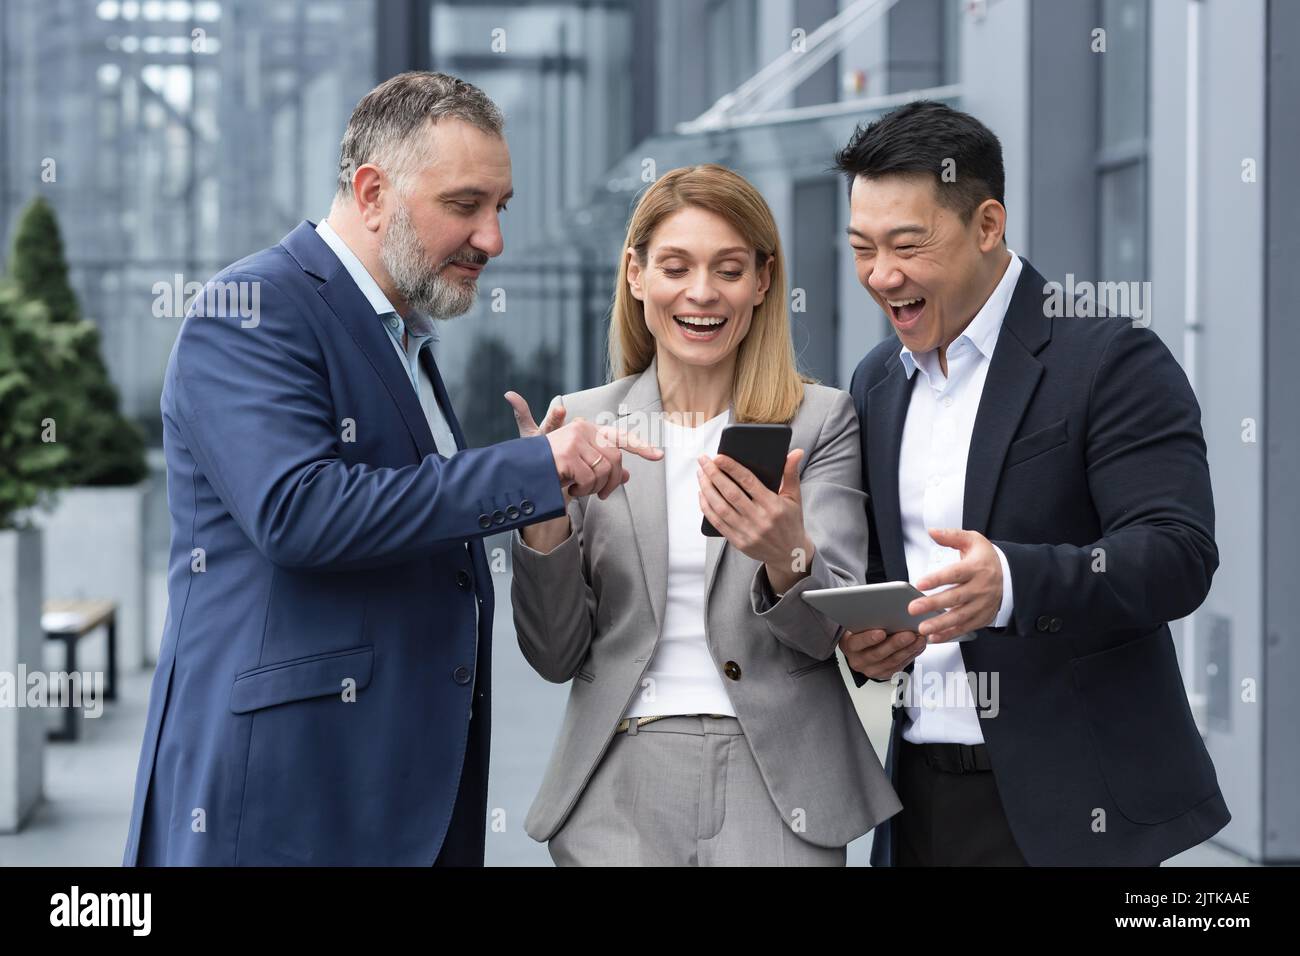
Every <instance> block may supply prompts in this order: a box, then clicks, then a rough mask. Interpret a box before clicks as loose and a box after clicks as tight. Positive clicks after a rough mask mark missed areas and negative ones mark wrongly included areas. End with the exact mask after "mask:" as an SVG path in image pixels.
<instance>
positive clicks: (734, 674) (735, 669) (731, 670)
mask: <svg viewBox="0 0 1300 956" xmlns="http://www.w3.org/2000/svg"><path fill="white" fill-rule="evenodd" d="M722 673H724V674H726V675H727V676H728V677H730V678H731V679H732V680H740V665H739V664H737V663H736V662H735V661H727V663H726V664H724V665H722Z"/></svg>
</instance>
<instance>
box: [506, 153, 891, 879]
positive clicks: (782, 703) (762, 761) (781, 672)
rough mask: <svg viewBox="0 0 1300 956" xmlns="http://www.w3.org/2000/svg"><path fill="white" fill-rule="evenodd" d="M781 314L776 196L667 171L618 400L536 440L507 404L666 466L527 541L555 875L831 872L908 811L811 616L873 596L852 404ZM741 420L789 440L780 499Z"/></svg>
mask: <svg viewBox="0 0 1300 956" xmlns="http://www.w3.org/2000/svg"><path fill="white" fill-rule="evenodd" d="M785 301H786V277H785V261H784V257H783V255H782V252H781V244H780V239H779V237H778V235H777V229H776V224H775V222H774V220H773V218H772V213H771V211H770V210H769V209H768V206H767V204H766V203H765V202H764V201H763V198H762V196H760V195H759V193H758V192H757V191H756V190H755V189H754V187H753V186H751V185H750V184H749V183H748V182H746V181H745V180H744V179H743V178H741V177H740V176H738V175H737V174H736V173H734V172H731V171H730V170H727V169H724V168H722V167H720V166H712V165H708V166H693V167H689V168H685V169H677V170H674V171H672V172H670V173H668V174H667V175H665V176H664V177H662V178H661V179H659V180H658V181H657V182H656V183H655V184H654V185H653V186H651V187H650V189H649V190H647V192H646V193H645V195H644V196H643V197H642V198H641V201H640V203H639V204H638V206H637V208H636V212H635V213H634V214H633V216H632V221H631V224H630V226H629V227H628V234H627V243H626V248H625V251H624V255H623V259H622V262H621V264H620V267H619V276H618V286H617V289H616V292H615V299H614V308H613V316H612V320H611V327H610V353H611V360H612V361H611V364H612V368H613V369H614V372H615V375H616V376H617V378H616V379H615V381H613V382H610V383H609V384H608V385H603V386H601V387H599V388H593V389H589V390H587V391H583V392H577V393H575V394H572V395H566V396H564V397H563V398H562V399H559V400H557V402H556V403H553V404H552V407H551V410H550V412H549V413H548V415H547V416H546V419H545V420H544V422H543V424H542V425H541V426H540V427H539V426H537V425H535V424H534V423H533V419H532V416H531V413H530V412H529V410H528V407H527V405H526V404H525V403H524V402H523V400H522V399H521V398H520V397H519V396H517V395H514V394H513V393H511V394H510V395H508V397H509V399H510V401H511V403H512V404H513V405H514V406H515V410H516V416H517V419H518V421H519V424H520V431H521V433H522V434H525V435H531V434H535V433H537V432H538V431H542V432H545V431H549V430H550V429H552V428H555V427H557V426H558V425H559V424H560V422H561V421H563V420H564V419H566V418H567V419H568V420H574V419H576V418H579V417H581V418H586V419H590V420H594V421H596V422H597V423H602V424H613V425H615V426H616V427H618V428H619V429H621V430H626V431H628V432H631V433H635V434H637V435H638V437H641V438H642V439H644V440H647V441H651V442H652V443H653V444H656V445H659V446H661V447H662V448H663V450H664V452H665V454H664V457H663V459H662V460H659V461H654V462H650V461H645V460H641V459H638V458H635V457H634V456H628V457H626V458H624V460H623V463H624V465H625V467H626V469H627V470H628V472H629V473H630V474H629V480H628V483H627V484H626V485H624V486H621V487H618V488H616V489H615V490H614V491H613V492H612V493H611V494H609V495H608V496H606V497H604V498H598V497H596V498H585V499H575V500H572V501H570V502H569V503H568V508H567V514H566V515H564V516H562V517H559V518H554V519H552V520H550V521H547V522H543V523H539V524H535V525H531V526H529V527H527V528H524V529H522V533H521V534H520V533H517V534H516V535H515V538H514V543H513V557H514V585H513V589H512V593H511V596H512V599H513V602H514V618H515V627H516V630H517V632H518V636H519V646H520V648H521V649H522V650H523V653H524V656H525V657H526V658H527V659H528V661H529V663H530V664H531V665H532V666H533V668H534V669H536V671H537V672H538V673H539V674H540V675H541V676H542V677H544V678H546V679H547V680H549V681H554V682H564V681H568V680H572V681H573V685H572V689H571V691H570V694H569V702H568V709H567V711H566V713H565V718H564V725H563V728H562V729H561V731H560V737H559V740H558V742H557V743H556V746H555V750H554V752H553V754H552V756H551V761H550V765H549V767H548V768H547V771H546V776H545V780H544V781H543V783H542V788H541V792H540V793H539V794H538V796H537V799H536V801H535V802H534V803H533V806H532V808H531V810H530V811H529V814H528V818H527V821H526V822H525V829H526V830H527V832H528V833H529V835H530V836H532V837H533V838H534V839H537V840H544V841H549V849H550V853H551V856H552V859H554V860H555V862H556V863H557V864H560V865H623V866H629V865H630V866H637V865H701V866H710V865H712V866H719V865H819V866H841V865H843V864H844V860H845V846H846V845H847V844H848V842H849V841H850V840H853V839H855V838H857V837H859V836H861V835H862V834H864V833H866V832H867V831H869V830H870V829H871V828H872V827H874V826H875V825H876V824H877V823H880V822H881V821H882V820H884V819H886V818H888V817H890V816H892V815H893V814H894V813H896V812H898V810H899V809H900V806H899V803H898V799H897V797H896V796H895V794H894V791H893V789H892V788H891V787H890V785H889V782H888V780H887V779H886V778H885V775H884V773H883V771H882V769H881V767H880V763H879V761H878V759H877V758H876V755H875V752H874V751H873V750H872V747H871V744H870V742H869V741H868V739H867V736H866V734H865V733H864V732H863V729H862V725H861V724H860V722H859V721H858V718H857V715H856V713H855V711H854V707H853V703H852V701H851V700H850V698H849V694H848V691H847V690H846V688H845V685H844V682H843V680H842V678H841V676H840V671H839V668H838V666H837V665H836V658H835V644H836V636H837V630H838V629H837V628H836V626H835V625H834V624H833V623H832V622H831V621H830V620H828V619H827V618H825V617H823V616H821V615H820V614H819V613H818V612H817V611H814V610H813V609H812V608H811V607H810V606H808V605H807V604H806V603H805V602H804V601H802V600H801V599H800V594H801V593H802V592H804V591H805V590H808V589H810V588H826V587H836V586H840V585H849V584H858V583H861V581H862V579H863V576H864V573H865V557H866V553H867V519H866V509H865V495H864V493H863V491H862V481H861V455H860V451H859V444H858V424H857V418H856V416H855V414H854V409H853V405H852V403H851V401H850V400H849V397H848V395H847V394H845V393H844V392H840V391H838V390H836V389H832V388H826V387H824V386H821V385H817V384H812V383H809V382H807V381H805V380H803V379H802V378H801V377H800V375H799V373H798V371H797V369H796V366H795V357H794V352H793V349H792V347H791V343H790V326H789V316H788V314H787V311H786V305H785ZM732 422H779V423H786V424H789V425H790V427H791V429H792V431H793V438H792V442H791V446H790V447H791V451H790V454H789V456H788V457H787V459H786V465H785V473H784V476H783V479H782V483H781V487H780V490H779V491H778V492H772V491H769V490H768V489H767V488H765V487H763V486H762V485H761V484H760V483H758V481H757V479H755V478H754V476H753V475H752V474H751V473H750V472H749V471H748V470H747V469H746V468H744V467H743V466H741V465H740V464H738V463H737V462H735V461H732V460H730V459H728V458H726V457H724V456H717V455H716V451H717V447H718V440H719V437H720V435H721V433H722V429H723V428H724V427H725V426H726V425H727V424H729V423H732ZM599 465H600V462H599V461H598V462H597V467H599ZM703 517H707V518H708V519H709V521H710V522H711V523H712V524H713V526H714V527H715V528H717V529H718V530H719V531H721V533H722V537H720V538H711V537H705V536H704V535H703V534H702V533H701V531H700V525H701V518H703Z"/></svg>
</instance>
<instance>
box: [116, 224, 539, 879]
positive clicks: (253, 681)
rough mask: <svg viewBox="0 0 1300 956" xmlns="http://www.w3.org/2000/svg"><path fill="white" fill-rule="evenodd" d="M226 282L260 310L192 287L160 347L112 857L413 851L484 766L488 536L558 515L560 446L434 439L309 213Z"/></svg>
mask: <svg viewBox="0 0 1300 956" xmlns="http://www.w3.org/2000/svg"><path fill="white" fill-rule="evenodd" d="M217 282H226V283H231V282H255V283H258V288H259V291H260V315H258V316H256V317H254V318H253V319H241V318H240V317H239V316H237V315H234V316H228V317H222V316H220V315H216V314H208V315H204V314H203V312H204V311H205V310H204V309H203V307H202V306H203V302H204V299H203V297H200V298H199V299H198V300H196V308H194V309H191V311H190V314H189V315H188V316H187V317H186V319H185V322H184V324H183V325H182V327H181V330H180V334H179V335H178V337H177V339H176V344H175V346H174V347H173V349H172V353H171V358H170V360H169V362H168V365H167V373H166V378H165V381H164V386H163V393H162V416H163V425H164V438H163V448H164V451H165V453H166V459H167V497H168V506H169V509H170V512H171V526H172V540H171V556H170V564H169V569H168V581H167V588H168V598H169V606H168V611H167V621H166V630H165V632H164V635H163V638H162V646H161V650H160V653H159V659H158V668H157V672H156V673H155V675H154V681H153V688H152V692H151V695H150V700H149V712H148V720H147V723H146V727H145V735H144V742H143V745H142V747H141V753H140V765H139V771H138V774H137V777H136V790H135V804H134V808H133V809H132V813H131V824H130V832H129V835H128V838H127V845H126V853H125V860H124V862H125V863H126V864H127V865H133V864H215V865H239V864H313V865H319V864H412V865H415V864H420V865H428V864H430V863H432V862H433V861H434V859H435V858H436V857H437V856H438V853H439V849H440V848H441V847H442V846H443V844H444V838H445V837H446V835H447V829H448V823H449V820H450V818H451V815H452V810H453V807H454V806H455V804H456V798H457V793H458V785H459V781H460V779H461V769H462V765H463V764H464V763H465V762H466V761H467V760H468V759H471V758H475V759H477V760H479V761H481V766H482V767H483V768H484V771H483V775H482V781H485V780H486V769H485V768H486V764H487V752H486V750H487V741H488V732H489V715H490V700H489V698H488V693H489V682H490V676H491V675H490V673H489V671H488V662H489V661H490V659H491V654H490V647H491V637H492V610H493V599H492V580H491V573H490V571H489V568H488V565H487V561H486V559H485V556H484V553H483V546H482V542H481V538H482V536H483V535H485V534H488V533H494V532H498V531H508V530H510V529H512V528H515V527H518V526H520V525H523V524H527V523H530V522H533V521H539V520H542V519H544V518H550V517H556V516H558V515H561V514H563V513H564V502H563V496H562V492H561V490H560V484H559V481H558V480H557V478H556V473H555V465H554V460H553V458H552V456H551V451H550V445H549V443H548V442H547V440H546V439H545V438H543V437H534V438H524V439H516V440H514V441H507V442H503V443H501V444H499V445H493V446H491V447H488V448H480V449H471V450H466V451H462V452H460V453H459V454H457V455H455V456H454V457H453V458H451V459H446V458H443V457H441V456H440V455H439V454H438V453H437V451H436V449H435V447H434V442H433V436H432V435H431V434H430V432H429V428H428V424H427V422H426V420H425V417H424V413H423V411H422V410H421V408H420V404H419V401H418V399H417V398H416V395H415V392H414V390H413V389H412V388H411V382H410V379H409V378H408V377H407V374H406V372H405V371H404V370H403V368H402V365H401V362H400V361H399V359H398V357H397V354H396V352H395V351H394V349H393V347H392V344H391V342H390V340H389V338H388V333H387V332H386V331H385V329H384V327H383V325H382V323H381V321H380V320H379V318H378V317H377V316H376V315H375V312H374V309H373V308H371V307H370V305H369V304H368V303H367V301H366V299H365V298H364V297H363V296H362V294H361V292H360V290H359V289H358V288H357V286H356V284H355V283H354V282H353V281H352V278H351V277H350V276H349V275H348V273H347V270H346V269H345V268H344V267H343V265H342V264H341V263H340V262H339V260H338V258H337V257H336V256H335V255H334V253H333V252H332V251H331V250H330V249H329V247H328V246H327V245H326V244H325V243H324V242H323V241H322V240H321V238H320V237H319V236H318V235H317V234H316V232H315V228H314V226H313V224H312V223H309V222H304V223H301V224H300V225H299V226H298V227H297V228H295V229H294V230H293V232H291V233H290V234H289V235H288V236H286V237H285V238H284V239H283V240H282V241H281V242H280V244H279V245H277V246H274V247H272V248H270V249H265V250H263V251H261V252H258V253H256V254H254V255H252V256H249V257H248V258H246V259H243V260H241V261H240V262H237V263H235V264H234V265H232V266H230V267H229V268H227V269H226V270H225V271H223V272H222V273H220V274H219V275H217V276H216V277H214V279H213V280H212V282H211V283H209V288H212V287H213V283H217ZM207 311H209V313H212V312H214V311H220V310H219V309H217V310H213V309H208V310H207ZM245 326H247V327H245ZM424 361H425V368H426V370H427V371H428V373H429V376H430V379H431V381H432V382H433V383H434V387H435V390H436V392H437V398H438V401H439V403H440V405H441V406H442V409H443V411H444V413H445V414H446V416H447V419H448V422H449V424H450V426H451V429H452V432H453V433H454V434H455V437H456V440H457V442H458V443H459V444H461V445H462V447H463V444H464V436H463V434H462V433H461V430H460V425H459V423H458V422H457V421H456V416H455V414H454V413H453V411H452V408H451V403H450V402H449V401H448V399H447V393H446V389H445V388H444V386H443V383H442V379H441V377H440V376H439V374H438V370H437V367H436V366H435V365H434V362H433V359H432V357H431V356H430V355H429V353H428V352H427V351H426V352H425V353H424ZM506 411H508V410H507V409H505V408H504V403H503V413H505V412H506ZM467 542H468V543H469V547H468V548H467V547H466V543H467ZM476 611H477V627H476V625H475V620H476ZM476 699H477V700H476ZM472 705H473V706H472ZM471 713H473V715H474V718H473V723H474V727H473V728H472V729H473V731H474V732H473V733H471V726H470V723H471ZM471 741H472V742H473V743H472V744H471V743H470V742H471ZM467 746H474V747H476V748H478V750H477V751H476V752H475V753H474V754H471V755H470V756H469V757H467V754H466V749H467ZM482 781H480V782H482ZM482 785H483V786H485V783H482ZM480 789H481V787H480ZM471 797H472V798H473V799H476V800H477V803H478V807H479V808H480V809H479V812H478V813H477V814H471V816H476V817H477V820H478V822H479V826H480V827H481V825H482V821H483V819H484V817H485V815H486V794H485V793H479V794H474V795H471ZM471 842H472V841H471Z"/></svg>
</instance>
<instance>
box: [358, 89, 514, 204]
mask: <svg viewBox="0 0 1300 956" xmlns="http://www.w3.org/2000/svg"><path fill="white" fill-rule="evenodd" d="M447 116H450V117H453V118H455V119H459V120H463V121H464V122H466V123H469V124H470V125H472V126H475V127H477V128H478V129H481V130H482V131H483V132H485V133H491V134H493V135H495V136H500V135H501V131H502V129H503V128H504V126H505V118H504V117H503V116H502V115H501V110H500V109H499V108H498V107H497V105H496V104H495V103H493V102H492V100H491V99H489V98H488V95H487V94H486V93H484V92H483V91H482V90H480V89H479V88H478V87H477V86H475V85H474V84H472V83H466V82H465V81H464V80H461V79H458V78H456V77H454V76H449V75H447V74H446V73H429V72H423V71H412V72H409V73H399V74H397V76H394V77H390V78H389V79H387V80H384V82H382V83H380V84H379V85H378V86H376V87H375V88H374V89H373V90H371V91H370V92H369V93H367V94H366V95H365V96H363V97H362V98H361V102H360V103H358V104H357V107H356V109H354V110H353V111H352V117H351V119H349V120H348V128H347V130H346V132H344V134H343V142H342V144H341V145H340V146H339V179H338V187H337V189H336V191H335V195H336V198H340V199H347V198H349V197H351V195H352V177H353V175H354V174H355V173H356V171H357V170H358V169H359V168H360V167H362V166H364V165H365V164H367V163H373V164H374V165H376V166H378V167H379V168H380V169H382V170H383V171H384V172H385V173H387V174H388V175H389V176H390V177H391V178H392V179H393V181H394V182H395V183H396V184H397V188H398V189H399V190H401V191H405V189H406V183H407V182H408V181H409V178H410V176H411V174H412V173H414V171H415V164H416V159H417V153H418V152H419V149H420V146H421V142H420V140H419V137H418V135H417V134H420V133H425V132H427V128H428V126H429V125H430V121H431V122H432V123H436V122H438V121H439V120H440V119H442V118H444V117H447Z"/></svg>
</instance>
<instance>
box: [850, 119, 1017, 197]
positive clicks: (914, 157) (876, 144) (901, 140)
mask: <svg viewBox="0 0 1300 956" xmlns="http://www.w3.org/2000/svg"><path fill="white" fill-rule="evenodd" d="M948 160H951V162H950V163H946V162H945V161H948ZM833 168H834V169H835V170H837V171H839V172H841V173H844V175H845V178H846V179H847V180H848V187H849V191H850V193H851V192H852V190H853V181H854V180H855V179H856V178H857V177H859V176H865V177H866V178H868V179H875V178H877V177H879V176H888V175H892V174H907V173H928V174H929V175H931V176H933V177H934V184H935V190H936V195H937V196H938V198H939V202H941V203H942V204H943V205H945V206H947V207H948V208H949V209H952V210H955V211H956V212H957V213H958V214H959V215H960V216H961V218H962V220H963V221H964V222H970V218H971V216H972V215H973V214H974V212H975V210H976V209H977V208H979V205H980V203H982V202H984V201H985V200H986V199H996V200H997V201H998V202H999V203H1002V205H1004V206H1005V205H1006V203H1005V202H1004V201H1003V191H1004V190H1005V188H1006V174H1005V172H1004V171H1003V169H1002V144H1001V143H1000V142H999V141H998V138H997V137H996V136H995V135H993V131H992V130H990V129H989V128H988V127H987V126H985V125H984V124H983V123H981V122H980V121H979V120H977V119H976V118H975V117H973V116H971V115H970V114H969V113H963V112H962V111H961V110H955V109H953V108H952V107H951V106H947V105H945V104H943V103H937V102H935V101H934V100H916V101H914V102H912V103H908V104H907V105H906V106H901V107H899V108H898V109H896V110H894V111H893V112H891V113H886V114H885V115H884V116H882V117H880V119H878V120H876V121H875V122H874V123H871V124H870V125H868V126H865V127H864V126H861V125H859V126H858V127H857V128H856V129H855V130H854V131H853V136H852V137H851V138H850V139H849V142H848V145H847V146H845V147H844V148H843V149H841V150H840V151H839V152H838V153H836V154H835V166H834V167H833ZM945 173H947V175H946V176H945Z"/></svg>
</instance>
